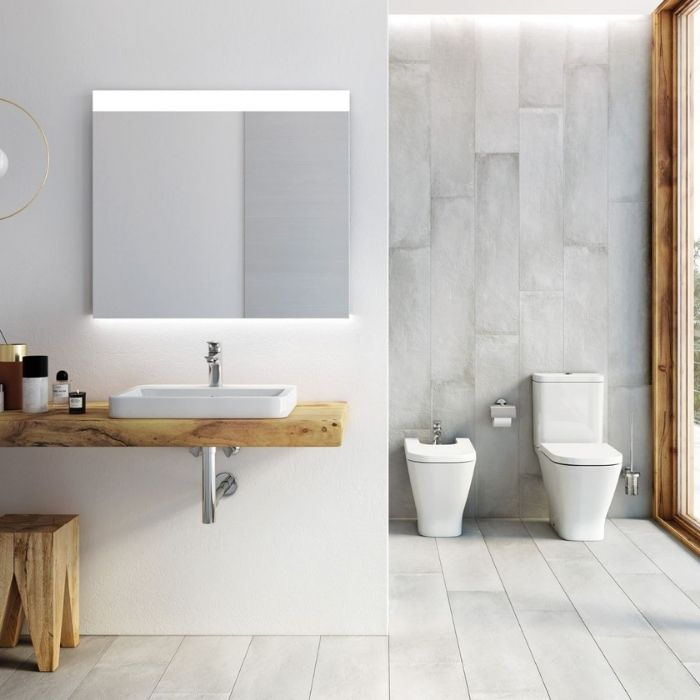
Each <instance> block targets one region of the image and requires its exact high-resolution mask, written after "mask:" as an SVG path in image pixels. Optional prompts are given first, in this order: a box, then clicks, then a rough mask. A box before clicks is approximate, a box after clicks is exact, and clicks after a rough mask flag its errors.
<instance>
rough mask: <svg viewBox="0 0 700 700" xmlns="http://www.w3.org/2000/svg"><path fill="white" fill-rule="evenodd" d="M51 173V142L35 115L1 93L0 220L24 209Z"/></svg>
mask: <svg viewBox="0 0 700 700" xmlns="http://www.w3.org/2000/svg"><path fill="white" fill-rule="evenodd" d="M48 176H49V142H48V139H47V138H46V134H45V133H44V130H43V129H42V128H41V125H40V124H39V122H38V121H37V120H36V119H35V118H34V116H33V115H32V114H31V113H30V112H29V111H28V110H27V109H25V108H24V107H22V105H20V104H18V103H17V102H14V101H13V100H10V99H8V98H6V97H0V221H2V220H3V219H9V218H10V217H12V216H15V214H19V213H20V212H22V211H24V210H25V209H26V208H27V207H29V205H30V204H31V203H32V202H33V201H34V200H35V199H36V198H37V197H38V196H39V192H41V190H42V188H43V187H44V183H45V182H46V178H47V177H48Z"/></svg>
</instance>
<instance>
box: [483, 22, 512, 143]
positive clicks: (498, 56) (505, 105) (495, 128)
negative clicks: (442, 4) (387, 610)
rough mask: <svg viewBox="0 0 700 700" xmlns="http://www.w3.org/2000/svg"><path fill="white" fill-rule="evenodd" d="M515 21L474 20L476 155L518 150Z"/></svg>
mask: <svg viewBox="0 0 700 700" xmlns="http://www.w3.org/2000/svg"><path fill="white" fill-rule="evenodd" d="M518 44H519V32H518V21H517V20H514V19H510V18H499V19H498V20H493V19H487V18H484V17H479V18H477V20H476V152H477V153H515V152H516V151H517V150H518V53H519V50H518Z"/></svg>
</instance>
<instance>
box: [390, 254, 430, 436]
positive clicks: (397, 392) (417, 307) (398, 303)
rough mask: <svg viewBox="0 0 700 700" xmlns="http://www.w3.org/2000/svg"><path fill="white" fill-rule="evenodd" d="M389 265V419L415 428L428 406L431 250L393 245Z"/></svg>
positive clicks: (423, 416) (427, 410)
mask: <svg viewBox="0 0 700 700" xmlns="http://www.w3.org/2000/svg"><path fill="white" fill-rule="evenodd" d="M389 264H390V276H391V284H390V287H389V308H390V312H391V316H390V319H389V347H390V350H391V358H392V361H391V368H390V382H391V385H392V396H391V412H392V416H391V422H392V423H393V424H394V425H406V423H407V421H408V423H409V426H410V427H417V426H416V425H411V423H412V422H415V421H416V420H420V421H421V422H427V421H425V420H424V418H425V416H426V414H427V412H429V409H430V249H429V248H412V249H405V248H394V249H393V250H391V254H390V256H389ZM419 424H420V423H419Z"/></svg>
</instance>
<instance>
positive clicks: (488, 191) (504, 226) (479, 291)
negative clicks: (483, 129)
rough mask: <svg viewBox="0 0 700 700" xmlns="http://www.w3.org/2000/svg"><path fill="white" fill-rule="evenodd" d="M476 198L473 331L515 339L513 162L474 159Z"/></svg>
mask: <svg viewBox="0 0 700 700" xmlns="http://www.w3.org/2000/svg"><path fill="white" fill-rule="evenodd" d="M476 192H477V194H476V252H475V255H476V260H477V261H478V263H479V264H478V266H477V268H476V331H477V333H518V331H519V328H518V325H519V324H518V318H519V314H520V311H519V308H518V306H519V285H518V278H519V270H518V268H519V245H518V231H519V228H520V217H519V197H518V156H517V155H514V154H495V155H479V156H477V159H476Z"/></svg>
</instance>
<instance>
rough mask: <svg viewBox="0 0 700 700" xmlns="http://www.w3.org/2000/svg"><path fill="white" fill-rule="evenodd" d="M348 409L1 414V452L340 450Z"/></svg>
mask: <svg viewBox="0 0 700 700" xmlns="http://www.w3.org/2000/svg"><path fill="white" fill-rule="evenodd" d="M346 414H347V404H346V403H344V402H331V403H300V404H297V407H296V408H295V409H294V411H292V413H291V415H289V416H288V417H287V418H245V419H242V418H237V419H218V418H217V419H210V418H193V419H190V418H110V417H109V415H108V412H107V404H106V403H89V404H88V405H87V412H86V413H83V414H70V413H68V408H67V407H66V406H61V407H55V408H51V409H50V410H49V412H48V413H23V412H21V411H5V412H4V413H0V447H209V446H212V445H221V446H228V445H231V446H233V445H235V446H238V447H339V446H340V445H341V444H342V441H343V429H344V427H345V420H346Z"/></svg>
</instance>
